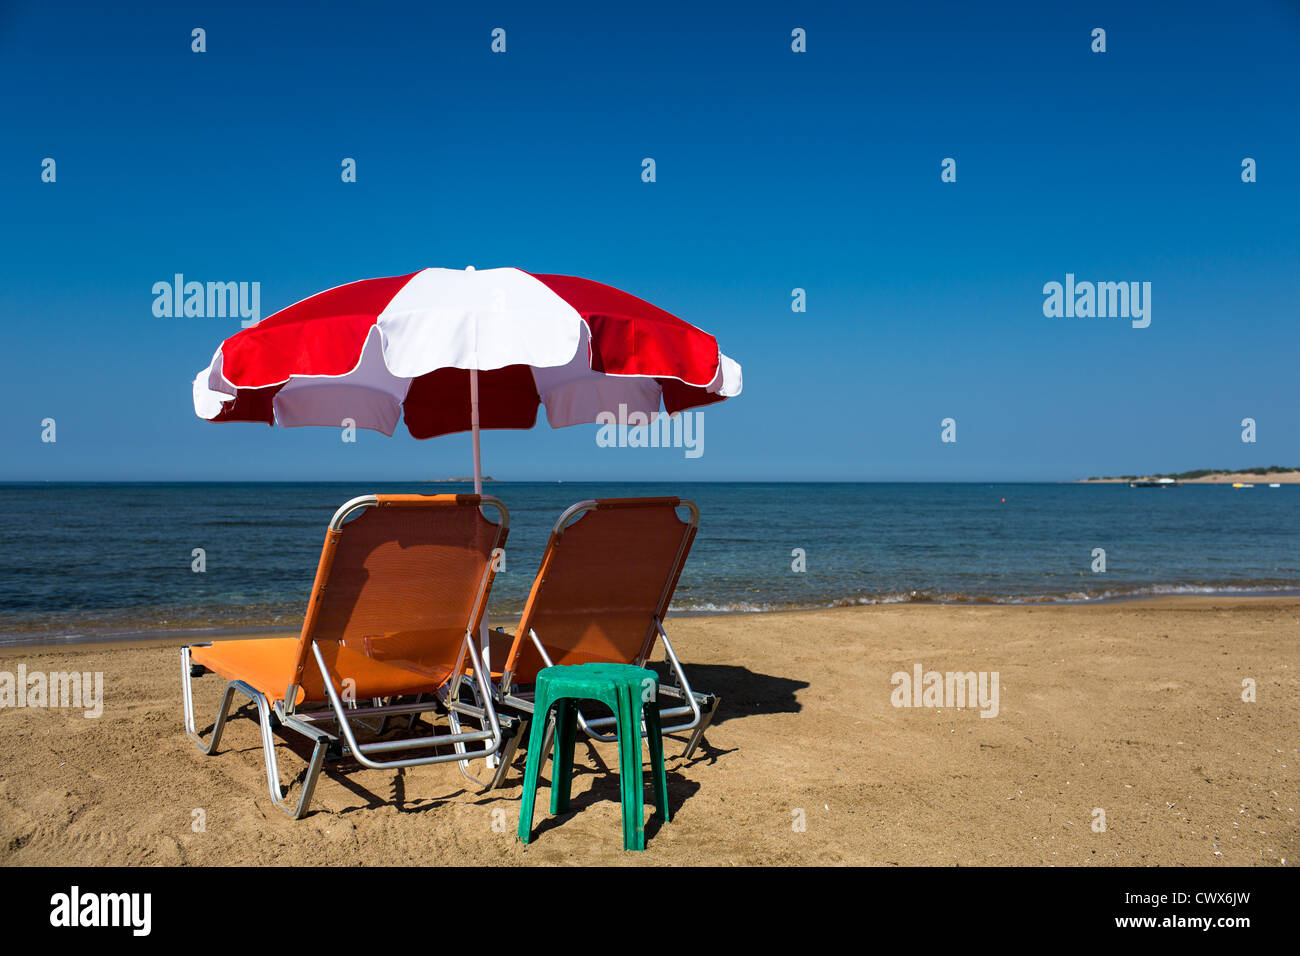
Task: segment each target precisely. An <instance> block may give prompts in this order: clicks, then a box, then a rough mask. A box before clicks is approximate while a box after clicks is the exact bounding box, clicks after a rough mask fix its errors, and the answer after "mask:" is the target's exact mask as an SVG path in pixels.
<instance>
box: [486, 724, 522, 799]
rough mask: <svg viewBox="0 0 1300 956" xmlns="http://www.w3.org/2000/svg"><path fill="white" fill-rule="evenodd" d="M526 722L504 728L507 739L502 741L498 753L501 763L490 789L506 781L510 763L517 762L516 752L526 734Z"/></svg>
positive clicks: (489, 785)
mask: <svg viewBox="0 0 1300 956" xmlns="http://www.w3.org/2000/svg"><path fill="white" fill-rule="evenodd" d="M527 726H528V724H527V723H526V722H521V723H517V724H515V725H514V727H513V728H512V729H509V730H506V729H505V728H502V732H503V734H504V736H505V739H504V740H503V741H502V743H501V749H500V750H499V751H498V753H499V754H500V755H501V763H500V764H499V765H498V766H497V772H496V773H495V774H493V775H492V781H491V783H489V784H488V789H489V790H495V789H497V788H498V787H500V786H501V785H502V784H504V783H505V782H506V776H507V775H508V774H509V773H510V765H511V764H512V763H514V762H515V753H516V752H517V751H518V750H519V741H520V739H521V738H522V737H523V735H524V728H526V727H527Z"/></svg>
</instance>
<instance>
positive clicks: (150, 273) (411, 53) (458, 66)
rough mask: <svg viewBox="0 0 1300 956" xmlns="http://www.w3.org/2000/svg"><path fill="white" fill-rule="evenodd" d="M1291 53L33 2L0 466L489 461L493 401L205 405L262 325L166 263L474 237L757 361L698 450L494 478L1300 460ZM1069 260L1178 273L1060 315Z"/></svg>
mask: <svg viewBox="0 0 1300 956" xmlns="http://www.w3.org/2000/svg"><path fill="white" fill-rule="evenodd" d="M194 27H203V28H204V29H205V30H206V31H207V47H208V49H207V52H206V53H203V54H196V53H192V52H191V51H190V43H191V40H190V31H191V29H192V28H194ZM495 27H502V28H504V29H505V30H506V31H507V52H506V53H505V54H493V53H492V52H491V51H490V49H489V47H490V42H491V36H490V34H491V31H492V29H493V28H495ZM795 27H802V28H804V29H805V30H806V31H807V36H808V41H807V42H808V52H806V53H803V54H796V53H793V52H792V51H791V49H790V32H791V30H792V29H793V28H795ZM1094 27H1102V28H1104V29H1105V30H1106V31H1107V36H1106V40H1107V51H1106V52H1105V53H1103V54H1094V53H1092V52H1091V50H1090V45H1091V36H1090V34H1091V31H1092V29H1093V28H1094ZM1297 62H1300V5H1297V4H1295V3H1289V2H1280V0H1279V2H1269V0H1261V2H1250V3H1241V4H1207V3H1184V4H1178V5H1176V6H1171V5H1169V4H1142V3H1087V4H1084V3H1050V4H1044V3H1039V2H1024V3H1007V4H979V5H972V4H966V3H956V2H954V3H928V4H888V5H883V4H882V5H878V6H877V5H874V4H861V3H852V4H849V3H846V4H825V5H822V4H818V5H812V6H810V5H807V4H793V3H784V4H752V3H750V4H743V5H742V4H736V5H734V6H732V7H731V8H730V9H713V8H711V7H710V6H707V5H702V4H671V3H655V4H650V5H635V6H628V5H622V4H608V3H601V4H596V3H592V4H570V5H563V6H555V5H545V6H541V5H537V4H522V3H521V4H493V5H490V6H486V5H477V4H464V5H459V6H455V7H452V6H448V5H431V4H411V5H409V6H407V5H401V4H385V3H370V4H366V5H363V6H356V5H347V6H342V5H340V6H338V7H337V8H331V7H330V6H329V5H328V4H310V5H303V6H302V7H301V8H296V7H293V6H290V5H274V4H252V3H249V4H243V5H239V6H233V7H232V6H230V5H226V4H221V5H217V4H212V5H190V4H184V3H168V4H157V5H153V6H149V5H141V6H140V7H138V8H136V9H130V8H127V7H125V6H122V5H112V6H106V7H98V6H96V7H91V6H84V7H83V6H75V5H69V4H59V3H40V4H37V3H26V2H10V3H6V4H4V6H3V7H0V102H2V103H3V112H2V114H0V115H3V117H4V136H3V147H0V215H2V216H3V220H4V226H3V230H2V231H0V321H2V322H3V329H4V334H5V348H4V349H3V352H2V353H0V382H3V385H2V386H0V387H2V388H3V389H4V403H3V404H4V412H3V416H0V442H2V443H3V444H2V447H3V448H4V450H5V453H4V455H3V456H0V480H33V479H35V480H41V479H51V480H61V479H62V480H66V479H191V478H193V479H199V478H213V477H216V478H230V479H308V478H326V479H348V480H351V479H369V478H374V479H376V480H383V479H391V480H398V479H413V478H422V477H443V476H448V475H458V474H465V473H466V472H467V471H468V468H469V439H468V437H467V436H451V437H445V438H439V439H434V440H432V441H428V442H416V441H414V440H412V439H410V438H409V436H406V435H405V433H404V431H402V430H399V432H398V437H396V438H394V439H387V438H385V437H383V436H381V435H378V434H374V433H363V434H362V435H361V436H360V440H359V441H358V442H357V443H356V444H355V445H346V444H344V443H342V442H341V441H340V440H339V436H338V433H337V432H336V431H333V430H328V429H297V430H281V429H269V428H266V427H265V426H258V425H211V424H208V423H204V422H201V421H199V420H198V419H196V418H195V417H194V413H193V410H192V406H191V400H190V380H191V379H192V378H193V376H194V374H195V373H196V372H197V371H198V370H199V369H200V368H202V367H204V366H205V365H206V364H207V362H208V360H209V358H210V357H211V355H212V352H213V350H214V349H215V347H216V346H217V345H218V344H219V343H220V341H221V340H222V339H223V338H225V337H226V336H228V335H230V334H232V333H233V332H235V331H237V330H238V323H237V321H235V320H229V319H217V318H203V319H195V318H191V319H160V318H156V317H155V316H154V315H153V312H152V304H153V296H152V294H151V291H150V290H151V288H152V285H153V283H155V282H157V281H160V280H169V279H170V278H171V276H172V275H173V274H174V273H178V272H180V273H183V274H184V275H185V276H186V277H187V278H189V279H197V280H201V281H207V280H213V281H217V280H219V281H257V282H260V283H261V299H262V312H263V315H266V314H270V313H271V312H273V311H275V310H276V309H279V308H282V307H284V306H287V305H289V304H291V303H293V302H295V301H297V300H299V299H301V298H303V297H305V296H307V295H310V294H312V293H313V292H316V291H319V290H321V289H324V288H327V287H330V286H334V285H338V284H340V283H342V282H347V281H351V280H354V279H360V278H367V277H371V276H378V275H393V274H399V273H404V272H410V271H414V270H416V269H418V268H421V267H424V266H431V265H438V266H454V267H462V266H464V265H466V264H473V265H475V266H477V267H478V268H486V267H490V266H497V265H514V266H518V267H520V268H523V269H526V270H529V271H534V272H560V273H569V274H575V275H582V276H586V277H588V278H593V279H597V280H600V281H603V282H607V283H609V284H612V285H615V286H618V287H620V288H624V289H626V290H628V291H630V292H633V293H635V294H637V295H640V296H642V297H644V298H646V299H649V300H650V301H652V302H654V303H656V304H657V305H660V306H662V307H664V308H666V309H668V310H670V311H672V312H675V313H676V314H678V315H680V316H682V317H683V318H685V319H687V320H688V321H691V322H693V323H695V324H697V325H700V326H702V327H704V328H706V329H708V330H709V331H711V332H713V333H714V334H716V335H717V336H718V338H719V340H720V342H721V343H722V347H723V349H724V350H725V351H726V352H727V353H728V354H730V355H732V356H733V357H735V358H736V359H737V360H738V361H740V362H741V363H742V364H743V366H744V369H745V383H746V390H745V393H744V394H743V395H742V396H741V397H740V398H738V399H736V400H734V401H729V402H727V403H724V404H723V405H721V406H715V407H713V408H710V409H708V410H707V411H706V413H705V422H706V424H705V454H704V455H703V456H702V457H701V458H698V459H686V458H685V456H684V455H683V454H682V453H681V451H680V450H671V449H606V448H600V447H597V445H596V442H595V427H594V426H582V427H578V428H571V429H562V430H551V429H549V428H548V427H546V426H545V424H544V421H543V423H542V424H541V425H539V427H538V428H536V429H534V430H532V431H531V432H490V433H487V434H485V436H484V464H485V470H486V471H487V472H488V473H489V474H493V475H496V476H497V477H501V478H508V479H579V478H595V479H604V478H608V479H611V480H613V479H636V478H646V479H656V480H658V479H673V480H697V479H698V480H751V479H752V480H803V479H834V480H1004V479H1005V480H1016V479H1019V480H1058V479H1072V478H1075V477H1080V476H1085V475H1089V474H1099V473H1107V474H1117V473H1128V472H1142V471H1149V470H1166V469H1170V470H1181V469H1186V468H1193V467H1201V466H1211V465H1213V466H1226V467H1243V466H1248V465H1255V464H1300V410H1298V409H1300V403H1297V401H1296V395H1297V392H1296V379H1297V375H1296V365H1297V357H1298V356H1300V328H1298V326H1297V318H1298V316H1297V307H1296V304H1297V302H1298V301H1300V268H1297V265H1298V264H1300V255H1298V253H1300V229H1297V226H1296V222H1297V218H1298V217H1297V213H1298V212H1300V182H1298V181H1297V177H1296V175H1295V172H1294V169H1293V164H1294V163H1295V161H1296V157H1297V155H1298V152H1297V147H1298V146H1300V143H1298V142H1297V139H1298V136H1297V124H1296V122H1295V119H1296V104H1297V103H1300V75H1298V73H1297V69H1296V63H1297ZM647 156H648V157H653V158H654V159H655V160H656V164H657V182H655V183H652V184H647V183H643V182H642V181H641V176H640V173H641V160H642V158H643V157H647ZM45 157H52V158H54V159H55V161H56V163H57V181H56V182H54V183H43V182H42V181H41V161H42V159H44V158H45ZM343 157H354V158H355V159H356V160H357V164H358V181H357V182H356V183H350V184H345V183H343V182H341V180H340V175H339V172H340V162H341V160H342V159H343ZM945 157H953V158H954V159H956V161H957V182H955V183H942V182H941V181H940V162H941V160H942V159H944V158H945ZM1244 157H1252V158H1254V159H1255V160H1256V161H1257V164H1258V181H1257V182H1255V183H1249V184H1247V183H1243V182H1242V181H1241V162H1242V159H1243V158H1244ZM1067 272H1070V273H1074V274H1076V276H1077V277H1078V278H1079V279H1080V280H1083V279H1090V280H1095V281H1146V282H1150V283H1151V284H1152V322H1151V325H1150V327H1149V328H1145V329H1133V328H1131V327H1130V324H1129V322H1127V321H1125V320H1122V319H1095V318H1094V319H1064V318H1046V317H1044V315H1043V311H1042V304H1043V293H1042V287H1043V284H1044V283H1046V282H1049V281H1053V280H1055V281H1063V280H1064V277H1065V274H1066V273H1067ZM795 287H800V288H804V289H806V290H807V301H808V311H807V312H806V313H804V314H796V313H792V312H791V309H790V301H791V290H792V289H793V288H795ZM47 417H51V418H54V419H55V420H56V422H57V428H58V441H57V443H55V444H52V445H51V444H47V443H42V442H41V440H40V436H41V424H40V423H41V420H42V419H44V418H47ZM945 417H952V418H955V419H956V421H957V437H958V441H957V442H956V443H955V444H944V443H942V442H941V441H940V421H941V419H943V418H945ZM1245 417H1251V418H1254V419H1255V420H1256V422H1257V442H1256V443H1255V444H1244V443H1243V442H1242V441H1241V439H1240V435H1241V425H1240V422H1241V420H1242V419H1243V418H1245Z"/></svg>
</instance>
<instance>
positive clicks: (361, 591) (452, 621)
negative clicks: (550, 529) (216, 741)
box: [286, 495, 509, 700]
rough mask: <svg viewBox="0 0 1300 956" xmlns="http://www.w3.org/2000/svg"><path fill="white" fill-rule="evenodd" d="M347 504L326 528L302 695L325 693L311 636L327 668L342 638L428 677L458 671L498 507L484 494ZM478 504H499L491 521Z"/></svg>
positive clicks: (473, 625)
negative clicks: (423, 673)
mask: <svg viewBox="0 0 1300 956" xmlns="http://www.w3.org/2000/svg"><path fill="white" fill-rule="evenodd" d="M349 505H350V506H354V507H351V509H350V510H349V506H344V508H341V509H340V510H339V512H338V513H337V514H335V516H334V520H333V521H331V523H330V528H329V531H328V532H327V533H326V536H325V547H324V549H323V551H322V553H321V560H320V566H319V567H318V569H317V572H316V583H315V585H314V586H313V588H312V596H311V602H310V604H309V605H308V609H307V615H306V618H305V620H304V622H303V629H302V636H301V638H300V640H299V648H298V658H297V669H296V672H295V674H294V676H293V681H292V682H293V684H295V685H300V686H301V687H302V689H303V691H304V692H305V694H306V699H308V700H320V699H322V697H323V686H322V685H321V679H320V673H319V670H318V668H317V666H316V664H315V661H314V659H313V658H312V653H311V642H312V641H315V642H316V643H317V644H318V645H319V646H320V648H321V652H322V655H323V656H324V657H325V660H326V663H327V664H329V665H330V666H331V668H332V667H333V664H334V659H335V657H336V656H337V649H338V645H340V644H344V645H346V646H347V647H348V649H349V650H351V651H360V652H362V653H364V654H366V655H367V656H369V657H372V658H374V659H376V660H386V661H394V662H401V664H402V666H403V667H406V668H409V669H414V670H425V671H427V672H428V673H429V674H430V675H431V676H437V675H440V674H442V673H443V672H445V671H447V670H448V669H451V670H455V669H458V668H459V667H460V665H461V663H462V662H461V658H460V655H461V654H462V652H463V641H464V637H465V633H466V631H467V630H468V631H471V632H476V631H477V628H478V626H479V622H480V621H481V620H482V618H483V612H484V608H485V606H486V604H487V597H488V593H489V591H490V590H491V586H492V579H493V577H494V575H495V571H496V564H497V561H496V560H495V554H494V552H495V551H496V549H498V548H501V547H502V546H503V545H504V543H505V538H506V534H507V531H508V525H509V517H508V514H507V512H506V509H505V507H504V506H503V505H502V504H501V502H499V501H497V500H496V499H495V498H491V497H488V496H479V495H377V496H373V497H371V498H364V499H357V501H354V502H350V503H349ZM483 505H487V506H491V507H493V508H495V509H496V510H497V511H498V513H499V520H498V521H497V522H493V521H490V520H488V519H487V518H486V517H485V516H484V514H483V512H482V510H481V506H483ZM339 676H341V677H342V678H344V679H346V676H347V675H346V674H342V675H339ZM286 699H287V700H292V699H293V696H292V694H290V695H289V696H287V697H286Z"/></svg>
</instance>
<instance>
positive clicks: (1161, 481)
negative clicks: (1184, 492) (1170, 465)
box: [1128, 478, 1179, 488]
mask: <svg viewBox="0 0 1300 956" xmlns="http://www.w3.org/2000/svg"><path fill="white" fill-rule="evenodd" d="M1178 485H1179V481H1178V479H1177V478H1141V479H1139V480H1137V481H1130V482H1129V483H1128V486H1129V487H1130V488H1177V487H1178Z"/></svg>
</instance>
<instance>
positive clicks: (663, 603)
mask: <svg viewBox="0 0 1300 956" xmlns="http://www.w3.org/2000/svg"><path fill="white" fill-rule="evenodd" d="M599 507H601V502H600V501H597V500H594V499H589V500H587V501H579V502H578V503H577V504H574V505H572V506H570V507H569V508H567V509H566V510H565V511H564V513H563V514H561V515H560V517H559V518H558V519H557V520H556V522H555V526H554V528H553V529H552V539H551V540H554V539H555V538H557V537H559V536H561V535H563V534H564V530H565V529H566V528H567V527H569V526H570V525H572V524H574V523H575V522H576V521H577V520H578V519H580V518H581V517H582V515H584V514H586V513H587V512H588V511H594V510H596V509H597V508H599ZM678 507H683V508H686V509H688V510H689V511H690V520H689V521H687V522H685V524H686V530H685V531H684V532H683V534H682V541H681V545H680V546H679V548H678V550H677V557H676V559H675V561H674V562H673V566H672V570H671V571H670V573H669V575H668V577H667V578H666V579H665V583H664V590H663V593H662V594H661V596H660V598H659V603H658V612H657V613H656V614H654V615H653V616H652V618H651V621H652V626H651V627H650V628H649V629H648V630H647V632H646V638H645V640H644V641H643V642H642V645H641V651H640V653H638V655H637V657H636V659H635V661H634V662H633V663H635V664H636V665H637V666H638V667H644V666H645V663H646V659H647V658H648V657H649V656H650V651H651V650H652V649H653V648H654V643H655V638H656V637H658V638H659V639H661V640H662V641H663V645H664V657H665V659H666V660H667V662H668V667H669V670H670V672H671V674H672V676H673V677H674V679H675V680H676V684H675V685H673V684H661V685H660V686H659V694H660V695H661V696H666V697H671V698H674V699H676V700H679V701H682V702H683V703H682V704H679V705H677V706H674V707H667V708H664V709H663V710H661V711H660V717H661V719H662V720H663V721H664V724H663V728H662V732H663V734H665V735H667V734H670V733H684V732H686V731H688V730H689V731H691V732H692V733H691V736H690V739H689V740H688V741H687V744H686V749H685V750H684V751H683V752H682V756H683V757H685V758H687V759H689V758H690V756H691V755H692V754H693V753H694V752H695V749H696V748H697V747H698V746H699V744H700V740H701V738H702V737H703V736H704V732H705V730H707V729H708V727H709V724H710V723H711V722H712V721H713V717H714V714H716V713H717V709H718V703H719V698H718V697H717V696H716V695H714V694H701V693H698V692H696V691H695V690H693V689H692V688H691V682H690V680H689V679H687V677H686V672H685V670H683V669H682V663H681V661H680V660H678V658H677V652H676V651H675V650H674V649H673V644H672V641H671V640H669V638H668V633H667V632H666V631H665V630H664V626H663V621H662V620H661V615H662V614H663V613H665V612H666V611H667V609H668V602H669V600H670V599H671V597H672V592H673V590H675V589H676V586H677V579H678V577H679V576H680V574H681V570H682V566H683V564H685V562H686V557H687V554H688V553H689V551H690V546H691V542H692V540H693V539H694V536H695V531H696V529H697V528H698V527H699V523H700V509H699V507H698V506H697V505H696V504H695V502H693V501H688V500H687V499H685V498H681V499H678ZM547 547H548V548H549V547H550V543H549V542H548V545H547ZM542 560H543V562H545V556H543V559H542ZM538 573H539V574H540V573H541V570H539V572H538ZM528 636H529V638H530V639H531V640H532V642H533V646H534V647H536V648H537V652H538V654H539V655H540V656H541V658H542V661H543V663H545V665H546V666H547V667H551V666H553V664H554V661H553V660H552V659H551V656H550V654H548V653H547V652H546V647H545V645H544V644H543V643H542V640H541V638H540V637H538V635H537V631H536V630H535V629H534V628H531V627H530V628H529V629H528ZM493 692H494V693H495V694H496V700H497V703H498V704H499V705H500V706H502V707H503V708H504V709H507V710H508V711H509V712H511V713H512V714H514V715H515V716H517V717H518V718H519V719H520V720H521V721H522V722H523V723H524V724H525V725H527V723H528V722H530V721H531V720H532V718H533V700H534V698H533V695H532V694H530V693H528V692H526V691H520V690H519V689H518V688H517V687H515V686H514V674H513V673H512V672H510V671H508V670H506V671H504V672H503V673H502V675H501V681H500V684H496V683H494V684H493ZM688 714H689V715H690V719H689V720H686V721H683V722H681V723H676V724H674V723H671V721H672V720H674V719H675V718H678V717H684V716H686V715H688ZM616 723H617V721H616V719H615V718H614V717H594V718H588V717H587V716H586V715H584V714H583V713H582V710H581V709H579V710H578V726H579V727H580V728H581V729H582V732H583V733H584V734H586V735H587V737H589V738H591V739H593V740H599V741H603V742H605V743H611V742H613V741H616V740H618V736H617V734H616V733H602V730H603V729H605V728H611V727H614V726H615V725H616ZM552 724H553V721H547V726H546V727H545V729H544V731H543V732H544V733H545V734H546V735H547V738H546V743H544V745H543V748H542V752H543V753H547V752H549V749H550V748H549V740H550V736H551V734H552V733H553V732H554V728H553V726H552ZM646 734H647V730H646V728H645V725H644V723H642V727H641V735H642V736H643V737H644V736H645V735H646ZM521 736H522V728H521V731H520V734H519V735H517V736H516V738H515V739H514V740H513V741H512V742H511V744H512V745H511V748H510V753H509V754H503V756H502V767H503V769H504V767H505V765H507V764H509V762H510V759H511V757H512V756H513V753H514V748H515V747H516V746H517V745H518V738H519V737H521ZM503 777H504V773H503V772H502V771H498V773H497V775H496V778H494V780H493V782H492V786H497V785H499V783H500V781H501V779H503Z"/></svg>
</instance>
